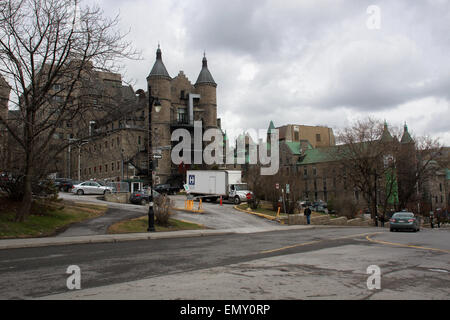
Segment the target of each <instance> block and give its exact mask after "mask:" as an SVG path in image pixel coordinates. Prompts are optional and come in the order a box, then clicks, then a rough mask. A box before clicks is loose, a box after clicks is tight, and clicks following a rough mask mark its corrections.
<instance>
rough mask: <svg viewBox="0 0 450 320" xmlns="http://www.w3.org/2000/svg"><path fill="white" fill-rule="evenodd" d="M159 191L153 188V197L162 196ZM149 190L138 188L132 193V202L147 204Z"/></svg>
mask: <svg viewBox="0 0 450 320" xmlns="http://www.w3.org/2000/svg"><path fill="white" fill-rule="evenodd" d="M160 195H161V194H160V193H159V192H158V191H155V190H153V198H156V197H158V196H160ZM148 202H149V201H148V191H147V190H137V191H134V192H133V193H132V194H131V195H130V203H134V204H140V205H146V204H147V203H148Z"/></svg>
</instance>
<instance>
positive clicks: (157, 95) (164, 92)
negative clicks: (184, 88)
mask: <svg viewBox="0 0 450 320" xmlns="http://www.w3.org/2000/svg"><path fill="white" fill-rule="evenodd" d="M171 81H172V78H171V77H170V75H169V73H168V72H167V69H166V67H165V66H164V63H163V61H162V52H161V48H160V47H159V45H158V49H157V50H156V61H155V63H154V64H153V68H152V70H151V71H150V74H149V75H148V77H147V85H148V94H149V95H151V96H152V97H153V98H154V99H155V100H154V103H153V107H152V148H153V152H156V150H157V149H158V148H161V147H164V146H168V145H170V120H171V119H170V114H171V108H172V103H171ZM156 100H157V101H159V103H160V104H161V110H160V111H159V112H156V110H155V102H156ZM146 115H147V116H148V111H146ZM147 119H148V118H147ZM162 159H163V160H161V161H154V162H157V164H155V169H157V170H158V174H159V175H160V176H161V178H162V179H165V178H166V177H167V176H169V175H170V166H171V162H170V151H169V150H163V151H162ZM156 183H158V181H156Z"/></svg>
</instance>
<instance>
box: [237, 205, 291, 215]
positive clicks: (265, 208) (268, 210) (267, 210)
mask: <svg viewBox="0 0 450 320" xmlns="http://www.w3.org/2000/svg"><path fill="white" fill-rule="evenodd" d="M237 207H238V208H239V209H243V210H247V209H248V208H250V207H249V206H248V205H247V203H242V204H240V205H238V206H237ZM250 210H251V211H253V212H257V213H263V214H267V215H269V216H273V217H275V216H276V215H277V212H276V211H273V210H272V205H271V204H264V203H263V204H260V206H259V208H257V209H250ZM282 211H283V209H281V211H280V217H285V216H287V214H285V213H283V212H282Z"/></svg>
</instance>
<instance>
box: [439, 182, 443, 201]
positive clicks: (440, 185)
mask: <svg viewBox="0 0 450 320" xmlns="http://www.w3.org/2000/svg"><path fill="white" fill-rule="evenodd" d="M439 191H442V183H439ZM441 202H442V201H441Z"/></svg>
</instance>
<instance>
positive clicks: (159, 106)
mask: <svg viewBox="0 0 450 320" xmlns="http://www.w3.org/2000/svg"><path fill="white" fill-rule="evenodd" d="M154 106H155V111H156V112H160V111H161V107H162V105H161V102H160V101H159V99H158V98H156V101H155V104H154Z"/></svg>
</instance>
